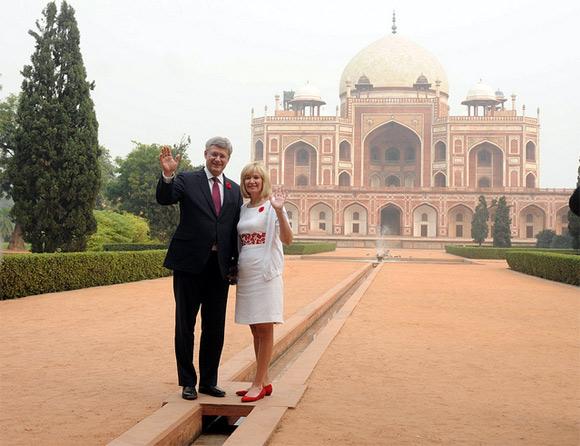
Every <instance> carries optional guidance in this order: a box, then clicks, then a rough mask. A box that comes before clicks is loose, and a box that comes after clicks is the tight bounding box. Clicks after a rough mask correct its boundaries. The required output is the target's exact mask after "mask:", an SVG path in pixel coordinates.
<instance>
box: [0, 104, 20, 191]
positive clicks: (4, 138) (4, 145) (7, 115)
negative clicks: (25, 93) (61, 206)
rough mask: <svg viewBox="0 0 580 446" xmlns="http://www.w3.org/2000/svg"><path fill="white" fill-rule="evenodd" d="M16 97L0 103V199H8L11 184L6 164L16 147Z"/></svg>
mask: <svg viewBox="0 0 580 446" xmlns="http://www.w3.org/2000/svg"><path fill="white" fill-rule="evenodd" d="M17 110H18V96H17V95H15V94H11V95H9V96H8V97H6V98H5V99H4V100H3V101H1V102H0V197H2V196H5V197H10V196H11V194H10V192H11V189H12V183H11V181H10V179H9V178H8V172H7V169H8V163H9V162H10V159H11V158H12V155H13V154H14V146H15V145H16V130H17V128H18V124H17V122H16V113H17Z"/></svg>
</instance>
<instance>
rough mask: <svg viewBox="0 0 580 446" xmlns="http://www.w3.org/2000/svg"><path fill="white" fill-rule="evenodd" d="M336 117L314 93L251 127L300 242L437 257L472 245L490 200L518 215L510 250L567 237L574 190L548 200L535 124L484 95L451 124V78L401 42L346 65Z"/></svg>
mask: <svg viewBox="0 0 580 446" xmlns="http://www.w3.org/2000/svg"><path fill="white" fill-rule="evenodd" d="M338 93H339V98H340V107H337V110H336V113H335V114H334V115H328V116H324V115H321V113H320V111H321V106H323V105H324V104H325V101H324V100H323V98H321V96H320V92H319V90H318V89H317V88H316V87H315V86H313V85H311V84H310V83H307V84H306V85H305V86H303V87H302V88H300V89H297V90H296V91H295V92H291V91H285V92H284V100H283V103H282V104H280V96H276V106H275V110H274V114H273V115H266V116H263V117H252V160H253V161H262V162H263V163H264V165H265V166H266V168H267V169H268V171H269V172H270V174H271V178H272V182H273V184H281V185H284V187H285V189H286V190H287V191H288V193H289V199H288V202H287V210H288V215H289V216H290V219H291V224H292V228H293V230H294V232H295V233H296V234H297V235H298V236H300V237H303V238H316V239H321V238H331V239H334V240H337V241H338V242H339V244H341V245H343V246H374V245H375V243H376V239H377V238H378V237H380V236H381V235H386V236H387V237H388V239H389V245H390V246H400V247H413V246H423V247H427V246H431V247H441V246H443V245H444V244H445V243H449V242H458V241H461V242H469V241H470V239H471V220H472V216H473V213H474V210H475V206H476V205H477V202H478V197H479V196H480V195H484V196H485V197H486V198H487V200H488V202H491V200H492V199H493V198H498V197H500V196H502V195H505V196H506V199H507V201H508V205H509V206H510V212H511V215H510V216H511V220H512V227H511V231H512V239H514V241H516V242H518V241H519V242H530V243H531V242H533V241H535V239H534V237H535V235H536V234H537V233H538V232H540V231H541V230H543V229H552V230H554V231H556V233H558V234H562V233H563V232H565V231H566V230H567V224H568V220H567V215H568V205H567V201H568V197H569V196H570V194H571V193H572V190H568V189H541V188H539V184H540V171H539V161H540V124H539V112H538V116H535V117H529V116H525V108H524V111H523V112H522V113H519V114H518V111H517V109H516V101H515V99H516V97H515V95H512V96H511V107H510V108H509V109H508V108H506V107H504V105H505V102H506V98H505V97H504V94H503V93H502V92H501V91H499V90H494V88H492V87H490V86H488V85H486V84H485V83H483V82H482V81H480V82H478V83H476V84H475V85H474V86H473V87H472V88H471V89H470V90H469V91H468V92H467V95H466V97H465V100H463V101H462V102H461V104H463V105H465V106H466V107H467V114H466V115H464V116H450V115H449V106H448V101H449V84H448V81H447V75H446V74H445V70H444V69H443V67H442V66H441V64H440V63H439V61H438V60H437V59H436V57H435V56H433V55H432V54H431V53H430V52H429V51H427V50H425V49H424V48H422V47H421V46H419V45H417V44H416V43H414V42H412V41H411V40H409V39H407V38H405V37H402V36H400V35H399V34H397V33H396V26H395V25H394V23H393V33H392V34H389V35H387V36H385V37H383V38H382V39H379V40H377V41H376V42H374V43H371V44H370V45H369V46H367V47H366V48H364V49H363V50H362V51H360V52H359V53H358V54H356V55H355V56H354V57H353V58H352V60H351V61H350V62H349V63H348V65H347V66H346V68H345V69H344V71H343V73H342V76H341V78H340V83H339V92H338Z"/></svg>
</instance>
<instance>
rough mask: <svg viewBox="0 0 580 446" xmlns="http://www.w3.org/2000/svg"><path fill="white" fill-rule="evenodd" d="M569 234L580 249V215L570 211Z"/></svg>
mask: <svg viewBox="0 0 580 446" xmlns="http://www.w3.org/2000/svg"><path fill="white" fill-rule="evenodd" d="M577 178H578V179H577V181H576V187H580V164H579V165H578V177H577ZM568 234H570V237H572V247H573V248H574V249H580V216H578V215H576V214H575V213H574V212H572V211H570V210H569V211H568Z"/></svg>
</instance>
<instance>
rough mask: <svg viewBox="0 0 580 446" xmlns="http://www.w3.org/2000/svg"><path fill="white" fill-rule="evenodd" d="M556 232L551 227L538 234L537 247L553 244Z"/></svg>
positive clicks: (547, 246) (546, 246)
mask: <svg viewBox="0 0 580 446" xmlns="http://www.w3.org/2000/svg"><path fill="white" fill-rule="evenodd" d="M555 236H556V232H555V231H552V230H551V229H544V230H543V231H540V232H538V233H537V234H536V248H549V247H550V245H551V244H552V240H553V238H554V237H555Z"/></svg>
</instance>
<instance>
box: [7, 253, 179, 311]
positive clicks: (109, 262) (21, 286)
mask: <svg viewBox="0 0 580 446" xmlns="http://www.w3.org/2000/svg"><path fill="white" fill-rule="evenodd" d="M165 253H166V251H164V250H158V251H143V252H79V253H58V254H14V255H10V256H5V257H4V259H3V260H2V261H1V262H0V300H5V299H14V298H17V297H24V296H30V295H33V294H42V293H53V292H57V291H67V290H76V289H79V288H88V287H93V286H100V285H112V284H116V283H124V282H134V281H137V280H145V279H155V278H158V277H164V276H169V275H171V271H170V270H168V269H165V268H164V267H163V266H162V265H163V259H164V258H165Z"/></svg>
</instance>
